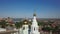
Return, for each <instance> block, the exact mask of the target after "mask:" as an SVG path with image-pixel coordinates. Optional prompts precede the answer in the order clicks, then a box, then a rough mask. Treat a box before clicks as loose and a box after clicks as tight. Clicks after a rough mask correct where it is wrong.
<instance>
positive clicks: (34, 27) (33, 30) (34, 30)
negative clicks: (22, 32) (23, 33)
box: [30, 13, 40, 34]
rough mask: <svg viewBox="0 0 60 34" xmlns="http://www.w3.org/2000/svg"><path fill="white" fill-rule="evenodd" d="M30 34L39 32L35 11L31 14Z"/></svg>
mask: <svg viewBox="0 0 60 34" xmlns="http://www.w3.org/2000/svg"><path fill="white" fill-rule="evenodd" d="M30 34H40V33H39V31H38V23H37V20H36V13H34V14H33V20H32V25H31V32H30Z"/></svg>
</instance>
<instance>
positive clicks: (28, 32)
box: [20, 13, 40, 34]
mask: <svg viewBox="0 0 60 34" xmlns="http://www.w3.org/2000/svg"><path fill="white" fill-rule="evenodd" d="M30 27H31V29H30V28H29V25H28V23H27V22H26V21H25V22H24V25H23V26H22V28H21V29H20V34H40V32H39V31H38V29H39V26H38V23H37V20H36V14H35V13H34V14H33V19H32V24H31V25H30Z"/></svg>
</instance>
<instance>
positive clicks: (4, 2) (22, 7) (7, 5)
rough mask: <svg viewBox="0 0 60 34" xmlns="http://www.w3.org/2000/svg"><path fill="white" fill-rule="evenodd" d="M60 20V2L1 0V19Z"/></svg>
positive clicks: (51, 0)
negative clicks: (32, 18) (34, 16)
mask: <svg viewBox="0 0 60 34" xmlns="http://www.w3.org/2000/svg"><path fill="white" fill-rule="evenodd" d="M34 10H36V14H37V17H38V18H60V0H0V17H12V18H24V17H27V18H31V17H33V13H34Z"/></svg>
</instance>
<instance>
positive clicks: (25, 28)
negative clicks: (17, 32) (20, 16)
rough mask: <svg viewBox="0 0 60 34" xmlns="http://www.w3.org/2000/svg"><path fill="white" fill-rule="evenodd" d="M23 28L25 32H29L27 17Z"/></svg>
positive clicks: (24, 33) (26, 33) (25, 33)
mask: <svg viewBox="0 0 60 34" xmlns="http://www.w3.org/2000/svg"><path fill="white" fill-rule="evenodd" d="M22 28H23V34H28V29H29V28H28V20H27V19H25V20H24V21H23V26H22Z"/></svg>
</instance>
